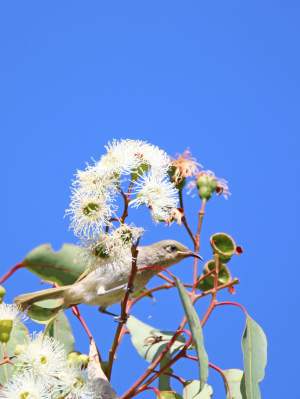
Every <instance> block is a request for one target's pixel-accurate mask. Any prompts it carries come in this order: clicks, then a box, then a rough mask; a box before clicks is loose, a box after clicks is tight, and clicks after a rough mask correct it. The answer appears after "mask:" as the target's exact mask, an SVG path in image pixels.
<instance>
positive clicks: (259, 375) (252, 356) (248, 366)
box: [241, 316, 267, 399]
mask: <svg viewBox="0 0 300 399" xmlns="http://www.w3.org/2000/svg"><path fill="white" fill-rule="evenodd" d="M242 349H243V355H244V376H243V378H242V383H241V390H242V398H243V399H260V398H261V394H260V388H259V383H260V382H261V381H262V380H263V378H264V376H265V367H266V365H267V338H266V335H265V333H264V332H263V330H262V328H261V327H260V326H259V325H258V324H257V323H256V321H254V320H253V319H252V318H251V317H250V316H247V319H246V327H245V331H244V334H243V338H242Z"/></svg>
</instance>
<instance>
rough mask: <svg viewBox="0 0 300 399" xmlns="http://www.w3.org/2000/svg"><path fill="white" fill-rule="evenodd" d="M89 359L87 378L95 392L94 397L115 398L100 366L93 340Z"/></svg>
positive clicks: (114, 393)
mask: <svg viewBox="0 0 300 399" xmlns="http://www.w3.org/2000/svg"><path fill="white" fill-rule="evenodd" d="M89 359H90V360H89V364H88V368H87V372H88V378H89V381H90V383H91V385H92V387H93V390H94V392H97V395H96V397H97V398H99V399H100V398H101V399H117V395H116V392H115V391H114V389H113V388H112V386H111V384H110V382H109V381H108V380H107V377H106V375H105V373H104V371H103V369H102V367H101V362H100V355H99V352H98V349H97V346H96V343H95V341H94V340H92V341H91V343H90V351H89Z"/></svg>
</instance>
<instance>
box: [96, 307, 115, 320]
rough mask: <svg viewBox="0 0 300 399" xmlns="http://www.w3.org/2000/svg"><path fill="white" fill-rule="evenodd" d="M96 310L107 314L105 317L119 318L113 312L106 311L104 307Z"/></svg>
mask: <svg viewBox="0 0 300 399" xmlns="http://www.w3.org/2000/svg"><path fill="white" fill-rule="evenodd" d="M98 310H99V312H100V313H103V314H107V315H109V316H113V317H119V316H118V315H117V314H116V313H113V312H110V311H109V310H106V307H104V306H100V307H99V308H98Z"/></svg>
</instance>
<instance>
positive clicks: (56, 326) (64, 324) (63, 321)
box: [45, 311, 75, 353]
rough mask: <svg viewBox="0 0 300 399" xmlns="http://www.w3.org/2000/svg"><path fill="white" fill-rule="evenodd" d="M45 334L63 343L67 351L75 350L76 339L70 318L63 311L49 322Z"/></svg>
mask: <svg viewBox="0 0 300 399" xmlns="http://www.w3.org/2000/svg"><path fill="white" fill-rule="evenodd" d="M45 334H46V335H49V337H53V338H54V339H56V340H57V341H58V342H60V343H61V344H63V346H64V348H65V351H66V353H70V352H72V351H74V344H75V339H74V336H73V333H72V329H71V325H70V323H69V320H68V318H67V316H66V315H65V313H64V312H63V311H61V312H59V313H58V314H57V316H56V317H55V318H54V319H53V320H51V321H50V322H49V323H48V324H47V326H46V328H45Z"/></svg>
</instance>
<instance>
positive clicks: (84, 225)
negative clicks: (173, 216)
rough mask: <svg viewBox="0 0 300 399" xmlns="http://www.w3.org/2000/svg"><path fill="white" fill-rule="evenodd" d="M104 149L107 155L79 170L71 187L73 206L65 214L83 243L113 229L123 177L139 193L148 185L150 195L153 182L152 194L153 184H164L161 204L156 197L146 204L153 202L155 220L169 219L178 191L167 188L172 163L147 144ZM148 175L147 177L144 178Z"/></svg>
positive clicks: (115, 142)
mask: <svg viewBox="0 0 300 399" xmlns="http://www.w3.org/2000/svg"><path fill="white" fill-rule="evenodd" d="M105 148H106V150H107V153H106V154H105V155H103V156H102V157H101V159H100V160H99V161H98V162H96V163H95V165H94V166H90V165H88V166H87V168H86V169H85V170H84V171H77V173H76V177H75V180H74V182H73V184H72V186H73V187H72V196H71V203H70V207H69V209H68V210H67V211H66V213H67V214H69V215H70V219H71V224H70V227H71V228H72V229H73V231H74V233H75V235H76V236H78V237H80V238H82V239H84V240H90V239H93V240H94V239H96V240H97V237H98V236H99V235H100V234H101V233H103V232H104V230H105V228H106V227H107V226H109V227H111V226H112V223H111V219H116V218H117V217H116V215H117V209H118V208H117V205H116V197H117V194H119V193H120V190H121V184H122V183H123V177H127V178H128V180H129V181H128V183H129V184H131V187H134V186H136V187H137V190H138V191H141V190H142V189H143V187H142V183H145V184H147V187H145V190H144V191H143V192H144V193H146V192H147V191H148V193H149V185H150V183H152V186H153V187H152V191H153V193H154V191H155V188H154V183H155V184H156V185H157V184H161V186H162V187H161V190H160V192H163V194H164V195H163V196H162V200H161V201H160V202H161V203H160V204H159V201H158V199H157V198H156V199H155V200H154V198H153V195H152V197H151V199H150V200H149V199H148V198H145V201H144V203H146V204H148V203H149V204H148V206H149V207H150V202H151V209H152V213H153V216H154V218H155V219H164V218H166V217H167V216H168V211H167V209H168V208H172V207H174V206H173V205H172V204H174V203H175V201H174V200H173V201H172V200H171V197H172V194H171V189H172V188H173V189H174V190H175V188H174V187H173V186H171V185H170V184H169V187H167V180H168V170H169V168H170V165H171V160H170V158H169V156H168V155H167V154H166V152H165V151H163V150H161V149H160V148H158V147H156V146H154V145H152V144H149V143H147V142H145V141H141V140H129V139H127V140H113V141H112V142H111V143H108V145H107V146H106V147H105ZM145 173H147V176H148V177H146V178H143V176H144V175H145ZM149 176H151V178H149ZM143 179H144V180H143ZM137 181H138V182H137ZM167 195H169V197H168V198H167ZM163 201H164V202H165V204H164V205H162V202H163ZM170 202H172V204H171V203H170Z"/></svg>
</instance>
